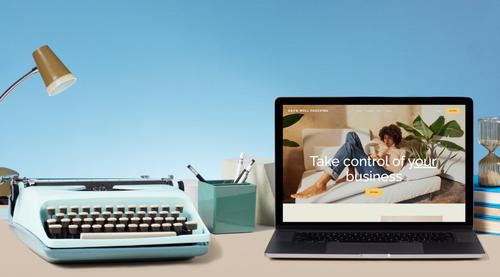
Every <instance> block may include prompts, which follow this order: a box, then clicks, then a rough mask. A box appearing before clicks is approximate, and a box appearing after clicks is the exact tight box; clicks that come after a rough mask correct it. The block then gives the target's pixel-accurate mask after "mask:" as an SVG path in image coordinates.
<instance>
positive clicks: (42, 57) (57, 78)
mask: <svg viewBox="0 0 500 277" xmlns="http://www.w3.org/2000/svg"><path fill="white" fill-rule="evenodd" d="M33 59H34V60H35V63H36V66H37V68H38V72H39V73H40V75H41V76H42V79H43V82H44V83H45V87H46V88H47V91H48V92H49V95H50V96H54V95H56V94H59V93H61V92H63V91H64V90H66V89H67V88H69V87H70V86H71V85H73V84H74V83H75V81H76V78H75V76H74V75H73V74H72V73H71V71H69V69H68V68H67V67H66V66H64V64H63V63H62V62H61V60H59V58H58V57H57V56H56V54H54V52H52V49H50V48H49V46H47V45H44V46H42V47H40V48H38V49H36V50H35V51H34V52H33Z"/></svg>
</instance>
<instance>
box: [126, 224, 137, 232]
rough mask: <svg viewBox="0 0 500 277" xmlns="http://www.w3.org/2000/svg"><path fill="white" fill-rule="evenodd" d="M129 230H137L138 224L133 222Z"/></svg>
mask: <svg viewBox="0 0 500 277" xmlns="http://www.w3.org/2000/svg"><path fill="white" fill-rule="evenodd" d="M128 231H129V232H137V224H134V223H131V224H129V225H128Z"/></svg>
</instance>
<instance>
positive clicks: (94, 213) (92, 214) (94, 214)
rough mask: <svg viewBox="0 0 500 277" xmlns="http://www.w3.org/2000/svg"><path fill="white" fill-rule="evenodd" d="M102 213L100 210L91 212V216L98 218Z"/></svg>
mask: <svg viewBox="0 0 500 277" xmlns="http://www.w3.org/2000/svg"><path fill="white" fill-rule="evenodd" d="M100 215H101V213H100V212H91V213H90V216H91V217H92V218H93V219H96V218H98V217H99V216H100Z"/></svg>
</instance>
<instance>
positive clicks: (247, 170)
mask: <svg viewBox="0 0 500 277" xmlns="http://www.w3.org/2000/svg"><path fill="white" fill-rule="evenodd" d="M254 163H255V160H254V159H252V161H250V164H249V165H248V166H247V167H246V168H245V169H243V171H242V172H241V174H240V176H238V179H236V181H234V182H235V183H237V184H241V183H243V182H245V180H246V179H247V177H248V173H250V170H252V167H253V164H254Z"/></svg>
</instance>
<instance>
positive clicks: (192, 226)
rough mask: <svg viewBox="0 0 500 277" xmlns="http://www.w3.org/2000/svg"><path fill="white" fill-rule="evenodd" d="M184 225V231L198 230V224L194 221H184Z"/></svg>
mask: <svg viewBox="0 0 500 277" xmlns="http://www.w3.org/2000/svg"><path fill="white" fill-rule="evenodd" d="M184 225H185V226H186V229H188V230H190V231H192V230H196V229H197V228H198V222H196V221H186V223H184Z"/></svg>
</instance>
